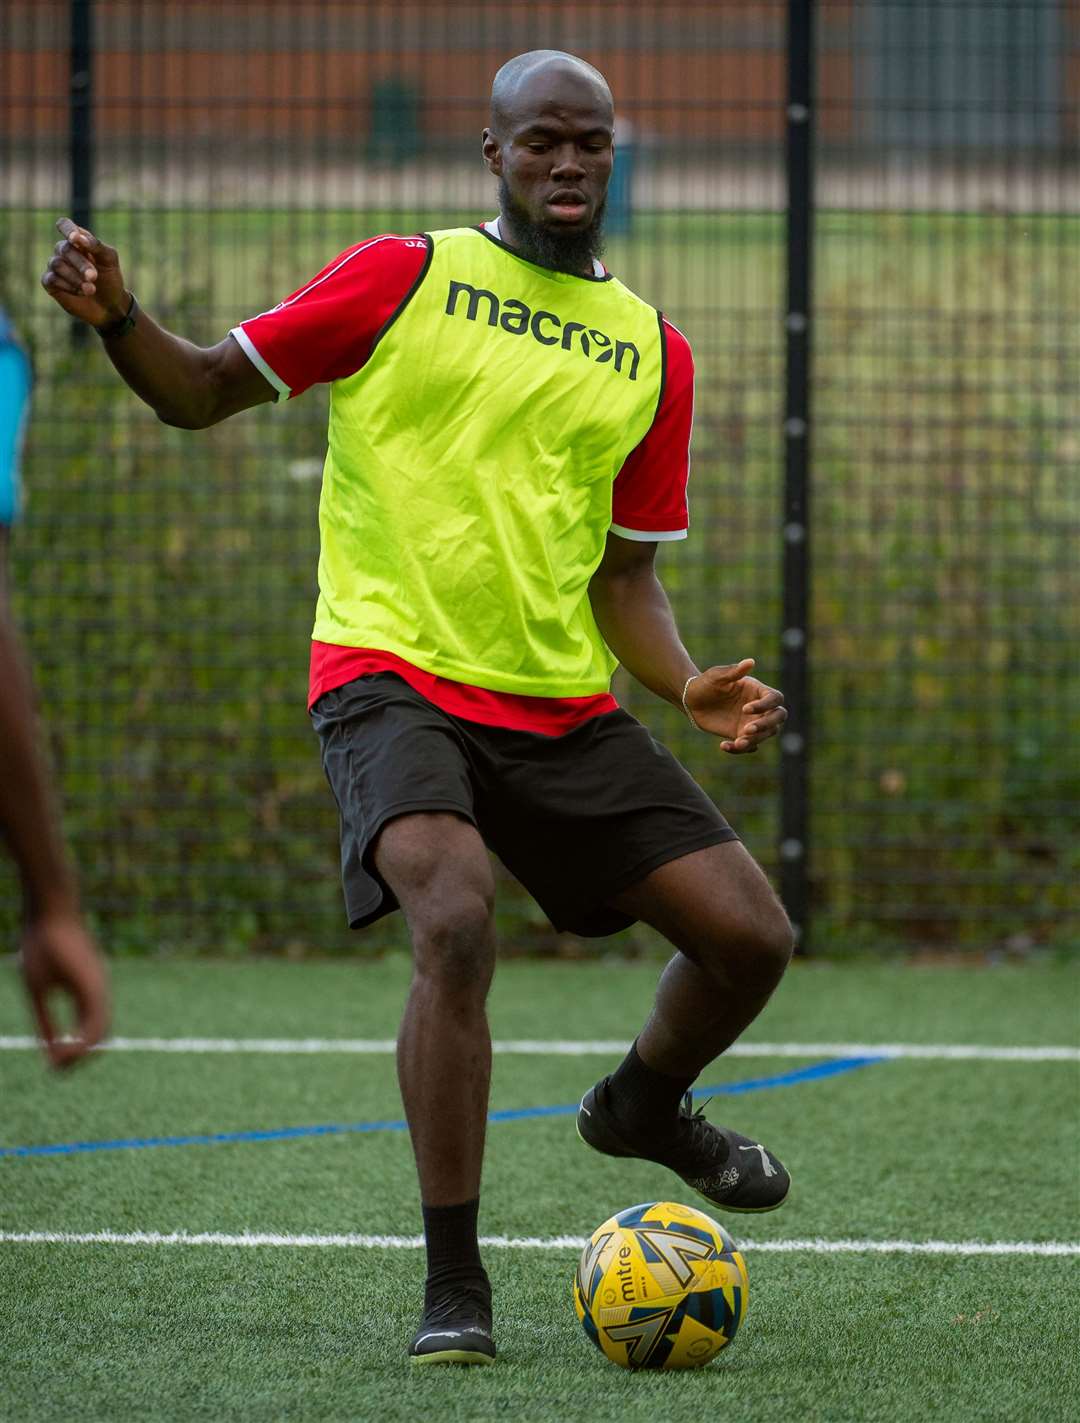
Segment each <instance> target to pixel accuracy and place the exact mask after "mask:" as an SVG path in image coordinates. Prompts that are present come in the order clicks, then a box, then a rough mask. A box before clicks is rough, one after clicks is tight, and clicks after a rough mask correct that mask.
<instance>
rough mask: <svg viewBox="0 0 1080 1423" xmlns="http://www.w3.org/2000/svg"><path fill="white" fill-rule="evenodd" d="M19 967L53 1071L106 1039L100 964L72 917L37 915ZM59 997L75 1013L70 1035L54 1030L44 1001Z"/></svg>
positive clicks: (89, 940) (104, 983)
mask: <svg viewBox="0 0 1080 1423" xmlns="http://www.w3.org/2000/svg"><path fill="white" fill-rule="evenodd" d="M20 966H21V968H22V973H23V978H24V979H25V980H26V988H27V991H28V993H29V994H30V1006H31V1008H32V1009H33V1013H34V1018H35V1020H36V1022H37V1027H38V1032H39V1033H40V1035H41V1040H42V1045H43V1047H44V1049H45V1053H46V1056H47V1057H48V1059H49V1061H50V1062H51V1063H52V1065H53V1067H70V1066H71V1065H72V1064H73V1063H75V1062H77V1061H78V1060H79V1058H81V1057H84V1056H85V1055H86V1054H87V1053H88V1052H89V1051H90V1049H91V1048H92V1047H95V1046H96V1045H97V1044H98V1043H99V1042H100V1041H101V1039H102V1038H103V1037H104V1036H105V1033H106V1031H107V1030H108V1026H109V986H108V978H107V975H106V970H105V961H104V959H103V958H102V956H101V954H100V953H99V952H98V949H97V947H96V946H95V944H94V941H93V939H92V938H91V937H90V935H89V934H88V933H87V931H86V929H85V927H84V925H83V923H82V920H81V919H80V918H79V916H78V915H77V914H75V913H72V914H57V915H41V916H40V917H39V918H37V919H33V920H31V921H30V922H29V923H28V924H27V926H26V928H25V930H24V932H23V939H22V953H21V955H20ZM57 992H59V993H63V994H65V995H66V996H67V997H69V998H70V999H71V1001H72V1003H73V1004H74V1007H75V1026H74V1028H73V1029H72V1030H71V1031H70V1032H66V1033H65V1032H62V1031H61V1030H59V1029H58V1028H57V1025H56V1021H55V1019H54V1017H53V1011H52V1006H51V1004H50V1002H49V997H50V995H51V994H53V993H57Z"/></svg>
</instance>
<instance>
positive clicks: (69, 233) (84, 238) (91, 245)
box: [56, 217, 103, 252]
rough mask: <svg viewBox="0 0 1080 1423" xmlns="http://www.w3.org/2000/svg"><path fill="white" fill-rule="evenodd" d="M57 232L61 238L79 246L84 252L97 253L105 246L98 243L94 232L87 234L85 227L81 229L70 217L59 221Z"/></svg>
mask: <svg viewBox="0 0 1080 1423" xmlns="http://www.w3.org/2000/svg"><path fill="white" fill-rule="evenodd" d="M56 230H57V232H59V234H60V236H61V237H63V238H65V239H66V240H67V241H68V242H71V243H72V244H74V245H75V246H77V247H78V248H79V249H80V251H83V252H95V251H97V249H98V248H100V247H102V246H103V244H102V243H101V242H99V241H98V239H97V238H96V237H95V236H94V234H93V233H92V232H87V230H86V228H85V227H80V226H79V225H78V224H77V223H75V222H72V220H71V218H70V217H62V218H60V219H58V221H57V224H56Z"/></svg>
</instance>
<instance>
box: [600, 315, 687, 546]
mask: <svg viewBox="0 0 1080 1423" xmlns="http://www.w3.org/2000/svg"><path fill="white" fill-rule="evenodd" d="M662 330H663V336H664V353H665V362H664V366H665V369H664V387H663V391H662V392H661V396H660V403H659V405H658V406H657V410H656V415H655V417H654V419H653V422H652V425H651V426H650V427H649V430H648V433H647V434H646V436H645V438H644V439H643V440H642V441H641V443H640V444H639V445H638V446H637V447H636V448H635V449H634V450H632V451H631V453H630V454H629V455H628V456H627V459H626V462H625V464H624V465H623V467H622V469H621V470H620V471H619V473H618V475H617V476H616V478H615V487H614V490H613V491H612V505H611V531H612V533H614V534H619V535H620V536H621V537H622V538H624V539H637V540H639V541H642V542H649V541H654V540H655V541H657V542H662V541H664V540H667V539H684V538H685V537H686V533H687V526H688V523H689V515H688V509H687V502H686V484H687V480H688V479H689V476H690V432H691V428H692V426H693V423H694V358H693V355H692V354H691V351H690V343H689V342H688V341H687V339H686V337H685V336H684V335H683V334H682V332H681V331H680V330H679V329H678V327H676V326H673V325H672V324H671V322H670V321H668V320H667V319H666V318H665V319H664V321H663V323H662Z"/></svg>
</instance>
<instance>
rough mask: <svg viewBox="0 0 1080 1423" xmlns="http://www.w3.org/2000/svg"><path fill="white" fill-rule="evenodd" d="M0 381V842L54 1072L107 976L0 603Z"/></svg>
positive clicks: (3, 535) (93, 1010)
mask: <svg viewBox="0 0 1080 1423" xmlns="http://www.w3.org/2000/svg"><path fill="white" fill-rule="evenodd" d="M9 344H10V345H11V347H12V350H14V349H17V348H15V347H14V343H9ZM8 354H9V355H10V354H11V350H9V352H8ZM19 355H20V356H22V352H21V351H19ZM23 360H25V357H23ZM0 376H2V379H3V384H4V387H5V388H4V389H3V390H0V395H3V396H5V397H7V396H11V399H10V400H8V399H5V401H4V402H3V405H4V413H5V416H7V415H10V414H11V413H12V411H13V410H15V407H16V406H18V407H19V409H18V410H17V411H16V413H17V415H18V417H19V418H17V419H8V418H5V419H4V420H3V422H2V426H0V836H2V837H3V839H5V840H6V841H7V843H8V845H9V847H10V848H11V851H12V854H13V855H14V856H15V862H16V864H17V865H18V868H19V876H20V879H21V881H22V890H23V905H24V919H23V934H22V946H21V947H22V953H21V968H22V972H23V977H24V979H25V981H26V987H27V991H28V993H29V995H30V1004H31V1008H32V1010H33V1013H34V1018H35V1020H36V1022H37V1026H38V1031H39V1032H40V1034H41V1038H42V1042H43V1044H44V1047H45V1052H46V1054H47V1056H48V1058H49V1061H50V1062H51V1063H52V1064H53V1066H55V1067H68V1066H70V1064H71V1063H73V1062H76V1061H77V1060H78V1059H79V1058H80V1057H82V1056H84V1054H85V1053H87V1052H89V1050H90V1049H91V1048H92V1047H93V1046H94V1045H95V1043H98V1042H100V1041H101V1039H102V1038H103V1037H104V1035H105V1032H106V1029H107V1027H108V1022H109V991H108V976H107V973H106V969H105V962H104V960H103V958H102V956H101V954H100V953H99V952H98V950H97V947H96V946H95V944H94V941H93V939H92V938H91V937H90V934H89V933H88V932H87V929H86V926H85V924H84V923H83V919H82V913H81V911H80V908H79V896H78V889H77V887H76V884H75V876H74V873H73V871H72V868H71V865H70V862H69V860H68V857H67V853H66V851H65V848H64V843H63V839H62V838H61V835H60V830H59V826H58V820H57V816H56V812H55V809H54V806H53V803H52V793H51V790H50V786H49V781H48V777H47V775H46V772H45V767H44V763H43V760H42V757H41V754H40V751H39V747H38V737H37V726H36V718H35V716H34V710H33V697H32V694H31V690H30V678H29V675H28V673H27V670H26V666H25V663H24V660H23V656H22V652H21V649H20V647H19V642H18V638H17V637H16V634H15V629H14V626H13V624H12V621H11V617H10V613H9V610H8V605H7V591H6V586H7V585H6V577H5V574H6V567H5V565H6V555H7V527H6V523H7V518H9V517H13V516H14V505H15V503H16V500H15V497H14V490H15V487H16V481H15V471H16V468H17V464H18V457H19V443H20V434H21V426H22V413H23V410H22V407H24V406H25V403H26V396H27V393H28V381H27V380H25V379H24V378H23V377H24V376H25V372H24V371H23V370H22V368H21V367H20V366H19V365H17V364H16V363H15V362H14V361H10V362H9V361H8V360H3V361H0ZM17 376H18V377H19V380H18V384H17ZM16 386H17V388H16ZM9 493H10V494H11V496H12V497H11V498H7V495H8V494H9ZM8 504H10V505H11V508H10V509H8V508H7V505H8ZM54 992H61V993H63V994H65V995H67V996H68V997H69V998H70V999H71V1000H72V1003H73V1005H74V1009H75V1025H74V1028H73V1030H72V1032H71V1033H70V1034H69V1035H67V1036H65V1035H64V1032H63V1029H62V1028H61V1027H59V1026H58V1025H57V1024H56V1020H55V1018H54V1016H53V1013H52V1009H51V1007H50V1001H49V1000H50V996H51V995H52V994H53V993H54Z"/></svg>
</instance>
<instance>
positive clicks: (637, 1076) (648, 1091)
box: [608, 1042, 694, 1137]
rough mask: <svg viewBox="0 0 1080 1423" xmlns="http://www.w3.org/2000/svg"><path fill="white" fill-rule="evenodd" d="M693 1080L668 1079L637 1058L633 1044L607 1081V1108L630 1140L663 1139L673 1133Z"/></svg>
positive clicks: (665, 1075) (689, 1078)
mask: <svg viewBox="0 0 1080 1423" xmlns="http://www.w3.org/2000/svg"><path fill="white" fill-rule="evenodd" d="M693 1081H694V1079H693V1077H669V1076H668V1075H667V1074H666V1073H664V1072H657V1071H656V1069H655V1068H653V1067H650V1066H649V1065H648V1063H645V1062H642V1060H641V1058H640V1057H639V1056H638V1052H637V1043H636V1042H635V1043H634V1045H633V1047H631V1049H630V1051H629V1052H628V1053H627V1054H626V1056H625V1057H624V1058H623V1060H622V1062H621V1063H620V1064H619V1066H618V1067H617V1068H616V1069H615V1071H614V1072H613V1073H612V1074H611V1076H610V1078H609V1079H608V1105H609V1106H610V1108H611V1111H612V1114H613V1115H614V1117H615V1120H616V1121H617V1122H618V1123H619V1125H620V1126H623V1127H625V1128H626V1130H627V1131H628V1133H629V1134H630V1135H631V1136H635V1137H636V1136H641V1135H643V1134H644V1135H648V1136H651V1137H656V1136H661V1137H663V1136H666V1135H669V1134H671V1133H673V1132H674V1131H675V1127H676V1124H677V1122H678V1114H679V1103H680V1102H681V1101H682V1098H683V1096H684V1094H685V1093H686V1092H688V1091H689V1090H690V1085H691V1083H692V1082H693Z"/></svg>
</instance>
